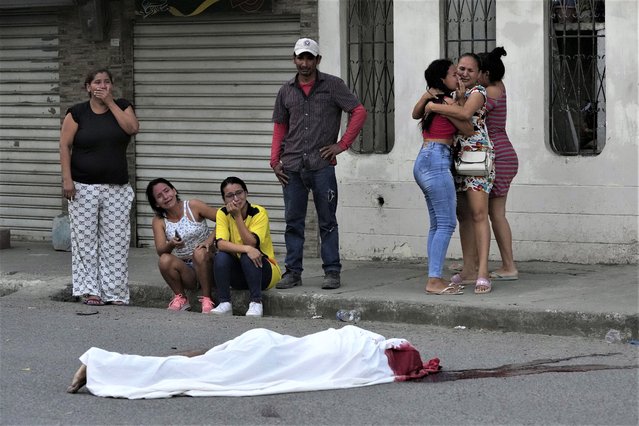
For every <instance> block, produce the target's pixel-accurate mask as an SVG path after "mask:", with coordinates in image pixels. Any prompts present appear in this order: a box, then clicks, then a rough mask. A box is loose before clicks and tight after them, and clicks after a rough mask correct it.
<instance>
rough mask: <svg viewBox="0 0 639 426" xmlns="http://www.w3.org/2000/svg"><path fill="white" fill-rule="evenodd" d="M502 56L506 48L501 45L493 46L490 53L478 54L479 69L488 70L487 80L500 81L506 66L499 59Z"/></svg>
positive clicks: (504, 54)
mask: <svg viewBox="0 0 639 426" xmlns="http://www.w3.org/2000/svg"><path fill="white" fill-rule="evenodd" d="M502 56H506V50H504V48H503V47H501V46H500V47H495V48H494V49H493V50H492V51H491V52H490V53H489V52H485V53H480V54H479V59H480V61H479V70H480V71H484V72H486V71H488V80H489V81H490V82H491V83H494V82H496V81H500V80H501V79H502V78H504V74H505V73H506V67H505V66H504V63H503V62H502V60H501V57H502Z"/></svg>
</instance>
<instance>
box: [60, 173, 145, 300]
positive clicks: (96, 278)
mask: <svg viewBox="0 0 639 426" xmlns="http://www.w3.org/2000/svg"><path fill="white" fill-rule="evenodd" d="M74 184H75V190H76V194H75V198H74V199H73V200H72V201H69V219H70V221H71V270H72V276H73V295H74V296H83V295H93V296H99V297H100V298H102V301H104V302H115V301H120V302H124V303H129V268H128V259H129V244H130V241H131V228H130V220H129V213H130V212H131V205H132V203H133V196H134V193H133V189H132V188H131V185H129V184H128V183H127V184H125V185H110V184H98V185H88V184H85V183H79V182H74Z"/></svg>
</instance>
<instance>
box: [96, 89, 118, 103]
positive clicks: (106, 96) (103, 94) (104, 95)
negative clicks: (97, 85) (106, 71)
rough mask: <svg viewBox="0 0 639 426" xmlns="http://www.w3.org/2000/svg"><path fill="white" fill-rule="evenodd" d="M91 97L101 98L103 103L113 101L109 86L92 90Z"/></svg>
mask: <svg viewBox="0 0 639 426" xmlns="http://www.w3.org/2000/svg"><path fill="white" fill-rule="evenodd" d="M93 97H94V98H96V99H99V100H101V101H102V102H103V103H104V104H105V105H110V104H112V103H113V102H114V100H113V94H112V93H111V89H110V88H107V89H96V90H94V91H93Z"/></svg>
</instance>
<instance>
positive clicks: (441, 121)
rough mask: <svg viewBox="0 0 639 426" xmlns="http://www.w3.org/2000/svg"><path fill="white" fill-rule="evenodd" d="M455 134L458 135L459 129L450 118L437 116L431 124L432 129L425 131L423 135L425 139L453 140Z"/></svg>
mask: <svg viewBox="0 0 639 426" xmlns="http://www.w3.org/2000/svg"><path fill="white" fill-rule="evenodd" d="M455 133H457V127H455V126H454V125H453V123H451V122H450V120H449V119H448V118H446V117H444V116H443V115H440V114H436V115H435V117H433V121H432V122H431V123H430V128H429V129H428V130H424V131H423V132H422V135H423V136H424V139H452V138H453V136H454V135H455Z"/></svg>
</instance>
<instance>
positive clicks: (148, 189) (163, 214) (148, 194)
mask: <svg viewBox="0 0 639 426" xmlns="http://www.w3.org/2000/svg"><path fill="white" fill-rule="evenodd" d="M159 183H163V184H165V185H166V186H168V187H169V188H171V189H175V187H174V186H173V184H172V183H171V182H169V181H168V180H166V179H164V178H157V179H153V180H152V181H151V182H149V184H148V185H147V186H146V199H147V200H148V202H149V205H150V206H151V208H152V209H153V211H154V212H155V215H156V216H157V217H166V210H164V209H163V208H162V207H160V206H158V202H157V201H156V200H155V197H154V196H153V187H155V185H157V184H159ZM175 198H176V200H177V201H180V194H179V193H178V190H177V189H175Z"/></svg>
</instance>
